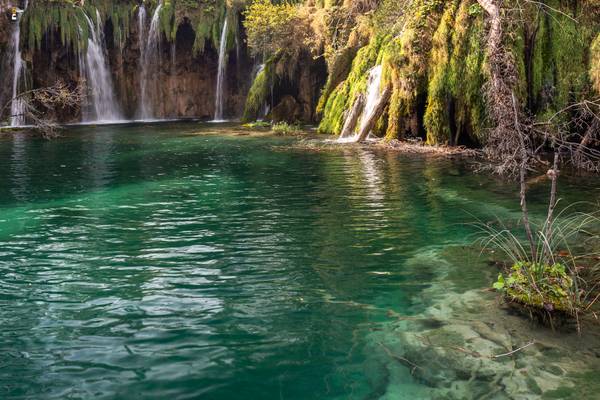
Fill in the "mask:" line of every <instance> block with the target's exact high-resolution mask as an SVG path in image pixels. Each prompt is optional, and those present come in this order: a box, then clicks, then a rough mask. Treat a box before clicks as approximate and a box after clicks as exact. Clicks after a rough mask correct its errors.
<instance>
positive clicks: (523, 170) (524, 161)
mask: <svg viewBox="0 0 600 400" xmlns="http://www.w3.org/2000/svg"><path fill="white" fill-rule="evenodd" d="M512 103H513V113H514V118H515V121H514V124H515V129H516V131H517V132H516V133H517V136H518V137H519V146H520V152H521V165H520V167H519V178H520V179H519V180H520V183H521V190H520V192H519V197H520V199H521V211H522V212H523V225H524V227H525V233H526V234H527V240H528V241H529V250H530V252H531V258H532V259H531V261H532V262H535V261H536V259H537V251H536V248H535V242H534V240H533V232H532V231H531V223H530V222H529V211H528V209H527V181H526V177H527V165H528V159H529V155H528V154H527V144H526V142H525V138H524V137H523V132H522V131H521V129H520V127H521V124H520V122H519V108H518V106H517V98H516V97H515V94H514V92H513V93H512Z"/></svg>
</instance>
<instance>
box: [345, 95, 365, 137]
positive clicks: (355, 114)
mask: <svg viewBox="0 0 600 400" xmlns="http://www.w3.org/2000/svg"><path fill="white" fill-rule="evenodd" d="M364 108H365V97H364V96H363V95H359V96H358V97H357V98H356V100H355V101H354V104H353V105H352V109H351V110H350V113H349V114H348V116H347V117H346V121H345V122H344V127H343V128H342V133H340V138H345V137H348V136H352V134H353V133H354V129H356V124H357V123H358V119H359V118H360V114H361V113H362V111H363V109H364Z"/></svg>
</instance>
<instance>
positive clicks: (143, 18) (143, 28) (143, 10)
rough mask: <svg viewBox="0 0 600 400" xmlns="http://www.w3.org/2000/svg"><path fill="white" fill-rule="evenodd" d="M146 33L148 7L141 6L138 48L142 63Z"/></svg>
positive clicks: (139, 11) (139, 10)
mask: <svg viewBox="0 0 600 400" xmlns="http://www.w3.org/2000/svg"><path fill="white" fill-rule="evenodd" d="M145 31H146V7H144V5H143V4H142V5H140V7H139V8H138V46H139V48H140V61H141V60H143V59H144V51H145V46H146V41H145V40H144V33H145Z"/></svg>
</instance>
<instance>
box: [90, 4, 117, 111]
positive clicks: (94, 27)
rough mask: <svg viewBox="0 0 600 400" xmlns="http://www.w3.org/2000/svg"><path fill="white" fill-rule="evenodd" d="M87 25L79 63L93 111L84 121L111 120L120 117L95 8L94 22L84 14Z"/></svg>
mask: <svg viewBox="0 0 600 400" xmlns="http://www.w3.org/2000/svg"><path fill="white" fill-rule="evenodd" d="M85 18H86V20H87V23H88V27H89V31H90V32H89V37H88V43H87V51H86V54H85V62H84V63H80V68H83V72H84V74H83V75H84V76H85V79H86V83H87V85H88V87H89V88H90V89H91V106H92V110H91V111H93V113H88V115H87V116H86V117H85V120H86V121H99V122H111V121H118V120H120V119H122V114H121V111H120V109H119V106H118V103H117V98H116V96H115V93H114V88H113V82H112V77H111V75H110V70H109V68H108V61H107V58H106V54H105V46H104V33H103V30H102V19H101V17H100V13H99V12H98V10H96V24H94V23H93V22H92V20H91V19H90V18H89V17H88V16H87V15H85Z"/></svg>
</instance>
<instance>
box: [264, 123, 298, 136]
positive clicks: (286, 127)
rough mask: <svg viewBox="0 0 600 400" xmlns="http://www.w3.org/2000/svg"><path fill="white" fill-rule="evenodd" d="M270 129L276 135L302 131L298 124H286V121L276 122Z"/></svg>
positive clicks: (293, 133)
mask: <svg viewBox="0 0 600 400" xmlns="http://www.w3.org/2000/svg"><path fill="white" fill-rule="evenodd" d="M271 130H272V131H273V132H274V133H276V134H277V135H281V136H287V135H295V134H298V133H300V132H302V127H301V126H300V125H295V124H288V123H287V122H278V123H276V124H275V125H273V126H272V127H271Z"/></svg>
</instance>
